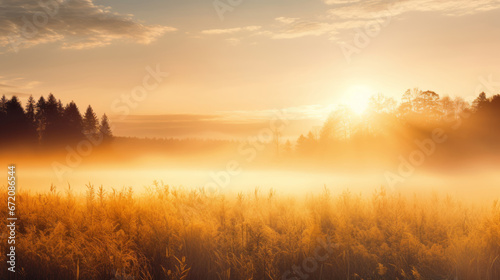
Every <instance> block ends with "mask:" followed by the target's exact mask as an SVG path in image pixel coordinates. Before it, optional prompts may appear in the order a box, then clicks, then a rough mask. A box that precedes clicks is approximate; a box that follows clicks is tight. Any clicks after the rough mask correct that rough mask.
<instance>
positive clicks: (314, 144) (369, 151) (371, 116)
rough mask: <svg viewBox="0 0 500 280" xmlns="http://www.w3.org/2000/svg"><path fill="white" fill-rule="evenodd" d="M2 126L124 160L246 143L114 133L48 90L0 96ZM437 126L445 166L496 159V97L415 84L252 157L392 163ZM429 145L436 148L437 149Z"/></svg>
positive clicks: (35, 141) (7, 134) (14, 136)
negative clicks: (96, 145) (23, 96)
mask: <svg viewBox="0 0 500 280" xmlns="http://www.w3.org/2000/svg"><path fill="white" fill-rule="evenodd" d="M0 129H1V131H2V137H1V139H0V143H1V144H2V145H1V146H0V150H6V149H9V148H11V147H12V146H15V145H22V146H27V147H38V148H40V150H42V151H43V150H47V151H50V150H51V149H47V148H57V149H60V150H61V151H64V146H65V145H70V144H74V143H76V142H78V141H80V140H82V139H90V140H91V139H100V140H102V141H103V142H104V143H111V142H113V150H114V151H115V152H117V153H120V154H126V155H127V156H128V157H130V158H134V157H140V156H142V155H144V154H154V155H168V156H185V155H191V156H193V155H199V156H200V158H201V157H202V155H207V154H213V155H217V156H218V157H219V158H224V157H225V156H227V157H233V158H234V156H235V154H236V153H237V152H240V151H241V150H248V148H249V147H250V146H252V144H251V143H247V142H240V141H236V140H233V141H230V140H214V139H212V140H209V139H162V138H160V139H158V138H153V139H140V138H134V137H113V133H112V131H111V128H110V123H109V121H108V118H107V117H106V115H103V116H102V117H101V118H100V119H98V118H97V116H96V114H95V113H94V111H93V109H92V107H91V106H88V107H87V109H86V111H85V113H84V114H83V115H82V114H81V113H80V111H79V108H78V106H77V105H76V104H75V103H74V102H70V103H68V104H66V105H63V104H62V102H61V101H60V100H59V101H58V100H57V99H56V97H55V96H54V95H52V94H50V95H49V96H48V97H47V99H45V98H44V97H43V96H42V97H40V99H39V100H38V101H36V102H35V100H34V99H33V97H30V98H29V99H28V101H27V103H26V105H25V106H24V108H23V106H22V104H21V103H20V101H19V99H18V98H17V97H16V96H13V97H12V98H11V99H10V100H8V99H7V98H6V97H5V96H3V97H2V99H1V100H0ZM436 129H438V130H439V131H440V132H441V134H443V135H444V136H443V137H445V138H446V140H445V141H444V143H434V144H433V145H434V146H435V147H433V153H432V156H433V158H434V159H433V161H434V162H435V163H438V164H440V165H448V164H453V163H455V162H460V160H465V161H468V160H469V159H472V158H474V157H476V156H480V157H482V160H483V159H484V158H485V157H494V158H495V159H496V160H498V158H499V155H500V145H499V143H500V95H498V94H497V95H494V96H491V97H487V96H486V94H485V93H484V92H483V93H481V94H479V96H478V97H477V98H476V99H475V100H474V101H473V102H472V103H469V102H467V101H465V100H464V99H463V98H461V97H455V98H451V97H448V96H444V97H440V96H439V95H438V94H437V93H435V92H433V91H421V90H419V89H412V90H408V91H406V92H405V93H404V94H403V95H402V98H401V100H400V101H396V100H395V99H393V98H389V97H386V96H384V95H375V96H372V97H371V98H370V100H369V105H368V108H367V109H366V111H365V112H364V113H363V114H361V115H360V114H356V113H353V112H352V111H350V109H349V108H348V107H342V106H339V107H338V108H337V109H336V110H334V111H333V112H331V114H330V115H329V117H328V118H327V119H326V121H325V122H324V124H323V125H322V127H318V128H314V129H312V130H311V131H309V132H308V133H306V134H304V135H300V137H298V138H297V140H293V139H289V140H284V141H283V140H281V139H280V138H279V137H276V138H275V139H274V140H273V142H271V143H268V144H269V145H267V148H266V149H265V151H260V150H259V153H261V156H259V157H258V162H259V163H261V164H262V163H263V162H266V161H268V162H270V163H276V161H275V159H278V161H279V160H281V159H283V161H282V162H283V163H286V164H292V165H300V164H301V163H302V162H305V161H304V159H306V160H308V159H310V160H312V161H317V162H321V163H334V164H336V165H344V166H346V167H349V166H351V167H352V166H358V167H360V166H361V165H364V164H366V166H373V165H377V164H380V165H381V166H383V165H386V164H389V165H391V164H394V161H395V160H397V159H398V158H399V157H400V156H401V155H408V153H410V152H412V151H413V150H415V149H418V148H420V147H421V146H422V145H423V144H422V143H426V139H429V138H430V137H432V134H433V133H434V132H435V130H436ZM261 144H263V143H261ZM437 147H439V149H437ZM435 148H436V149H435ZM434 150H438V152H437V153H436V155H434ZM269 159H273V160H272V161H269ZM293 159H297V160H293Z"/></svg>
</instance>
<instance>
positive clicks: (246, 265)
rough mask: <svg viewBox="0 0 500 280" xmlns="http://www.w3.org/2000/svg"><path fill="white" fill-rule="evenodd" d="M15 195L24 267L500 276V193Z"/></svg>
mask: <svg viewBox="0 0 500 280" xmlns="http://www.w3.org/2000/svg"><path fill="white" fill-rule="evenodd" d="M0 197H1V199H2V200H3V201H7V198H6V197H7V193H6V192H5V191H2V193H1V194H0ZM17 197H18V213H19V214H18V216H19V228H18V229H17V230H18V235H17V240H18V243H17V244H16V246H17V248H16V253H17V256H18V264H17V267H16V269H17V273H16V277H17V279H31V280H36V279H176V280H180V279H186V280H187V279H208V280H212V279H213V280H229V279H242V280H243V279H244V280H249V279H254V280H260V279H270V280H271V279H272V280H277V279H318V280H326V279H401V280H402V279H484V280H494V279H500V259H499V256H500V204H499V203H498V200H495V201H493V200H494V198H492V201H490V202H489V203H488V204H482V205H478V204H471V203H468V202H464V201H461V200H458V199H455V198H453V197H452V196H440V195H437V194H429V195H428V196H417V195H414V196H410V197H408V196H403V195H401V194H399V193H397V192H388V191H386V190H385V189H383V188H379V189H376V190H374V192H373V194H372V195H371V196H362V195H360V194H355V193H351V192H349V191H347V190H346V191H344V192H341V193H332V192H331V191H329V189H327V188H326V187H325V189H324V191H323V193H322V194H315V195H313V194H310V195H307V196H302V197H298V196H287V195H281V194H277V193H276V192H275V191H273V190H266V191H264V190H259V189H258V188H256V189H255V190H254V191H252V192H247V193H239V194H234V195H233V194H226V195H224V194H217V195H214V194H210V193H206V192H204V191H203V190H197V189H185V188H179V187H171V186H168V185H164V184H163V183H158V182H155V183H154V184H152V185H151V186H150V187H148V188H147V191H146V192H145V193H143V194H135V193H134V192H133V191H132V189H122V190H114V189H105V188H103V187H94V186H93V185H91V184H89V185H87V189H86V192H85V193H76V192H74V191H73V190H72V189H71V187H67V188H65V189H58V188H56V187H54V186H52V187H51V188H50V190H47V192H45V193H31V192H20V193H18V194H17ZM4 208H5V209H4ZM4 208H2V210H1V212H0V218H1V219H3V220H5V219H6V216H7V211H6V210H7V209H6V207H4ZM1 248H2V252H1V256H0V261H1V262H2V263H5V262H6V250H7V244H6V242H3V243H2V244H1ZM1 273H2V275H0V276H1V277H0V278H1V279H7V276H8V275H7V274H6V273H7V271H6V270H1Z"/></svg>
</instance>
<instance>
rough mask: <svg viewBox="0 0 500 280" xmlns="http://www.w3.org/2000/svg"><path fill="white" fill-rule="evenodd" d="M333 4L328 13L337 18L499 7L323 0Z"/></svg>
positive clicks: (487, 0)
mask: <svg viewBox="0 0 500 280" xmlns="http://www.w3.org/2000/svg"><path fill="white" fill-rule="evenodd" d="M324 2H325V3H326V4H328V5H331V6H335V7H334V8H333V9H330V10H329V14H330V15H332V16H335V17H338V18H373V17H376V16H377V15H378V14H380V13H383V12H385V11H387V10H391V11H392V12H393V13H394V15H400V14H403V13H406V12H437V13H441V14H443V15H446V16H464V15H471V14H476V13H481V12H485V11H490V10H495V9H498V8H500V2H499V1H498V0H477V1H468V0H442V1H435V0H390V1H386V0H366V1H355V0H354V1H349V0H324Z"/></svg>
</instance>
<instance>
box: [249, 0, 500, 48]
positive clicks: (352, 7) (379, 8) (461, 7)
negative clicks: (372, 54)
mask: <svg viewBox="0 0 500 280" xmlns="http://www.w3.org/2000/svg"><path fill="white" fill-rule="evenodd" d="M323 2H324V3H325V4H326V7H325V10H324V12H323V13H321V14H317V15H316V16H313V17H309V18H307V19H301V18H295V17H284V16H282V17H277V18H275V22H276V24H275V25H272V26H267V27H266V28H263V29H262V30H259V32H255V33H254V35H264V36H269V37H271V38H273V39H293V38H300V37H306V36H320V35H325V36H328V38H329V39H333V40H336V39H337V38H338V36H337V35H338V34H340V33H341V32H344V31H346V30H353V29H356V28H361V27H364V26H365V25H366V24H367V23H369V22H371V21H374V20H381V19H387V18H389V17H390V18H391V20H395V19H398V17H399V16H401V15H403V14H406V13H410V12H432V13H439V14H441V15H443V16H453V17H459V16H466V15H472V14H479V13H483V12H486V11H492V10H495V9H499V8H500V1H499V0H478V1H467V0H444V1H434V0H389V1H386V0H323Z"/></svg>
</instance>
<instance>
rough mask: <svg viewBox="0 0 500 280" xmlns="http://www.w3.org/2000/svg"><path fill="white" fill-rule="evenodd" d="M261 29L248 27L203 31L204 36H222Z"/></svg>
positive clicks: (253, 26)
mask: <svg viewBox="0 0 500 280" xmlns="http://www.w3.org/2000/svg"><path fill="white" fill-rule="evenodd" d="M259 29H261V26H255V25H252V26H246V27H235V28H227V29H208V30H203V31H201V33H202V34H206V35H222V34H234V33H239V32H243V31H249V32H252V31H257V30H259Z"/></svg>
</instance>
